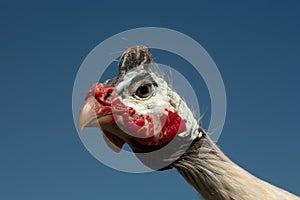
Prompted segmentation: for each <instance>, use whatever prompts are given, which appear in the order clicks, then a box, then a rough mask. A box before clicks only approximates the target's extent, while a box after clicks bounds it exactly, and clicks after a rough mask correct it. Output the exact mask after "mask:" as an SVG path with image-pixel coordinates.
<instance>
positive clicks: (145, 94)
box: [134, 84, 153, 99]
mask: <svg viewBox="0 0 300 200" xmlns="http://www.w3.org/2000/svg"><path fill="white" fill-rule="evenodd" d="M152 93H153V88H152V85H151V84H145V85H142V86H140V87H139V88H138V89H137V90H136V91H135V94H134V96H135V97H136V98H138V99H147V98H149V97H150V96H152Z"/></svg>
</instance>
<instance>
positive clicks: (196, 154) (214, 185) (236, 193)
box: [171, 129, 300, 200]
mask: <svg viewBox="0 0 300 200" xmlns="http://www.w3.org/2000/svg"><path fill="white" fill-rule="evenodd" d="M200 130H201V132H202V133H203V134H202V136H201V138H197V139H195V141H194V142H193V144H192V145H191V147H190V148H189V149H188V150H187V151H186V152H185V153H184V154H183V155H182V156H181V157H180V159H178V160H177V161H175V162H174V163H172V165H171V167H174V168H176V169H177V170H178V172H179V173H180V174H181V175H182V176H183V177H184V178H185V179H186V180H187V181H188V183H190V184H191V185H192V186H193V187H194V188H195V189H196V190H197V191H198V192H199V193H200V194H201V196H202V197H203V198H204V199H206V200H219V199H220V200H229V199H230V200H232V199H236V200H237V199H241V200H242V199H243V200H250V199H251V200H252V199H253V200H254V199H255V200H257V199H267V200H268V199H270V200H271V199H272V200H276V199H278V200H279V199H281V200H282V199H298V200H299V199H300V198H299V197H296V196H295V195H293V194H290V193H288V192H286V191H285V190H282V189H280V188H277V187H275V186H273V185H271V184H269V183H267V182H265V181H262V180H260V179H258V178H256V177H255V176H253V175H251V174H250V173H248V172H247V171H245V170H244V169H242V168H241V167H239V166H238V165H236V164H235V163H233V162H232V161H231V160H230V159H229V158H228V157H227V156H225V155H224V153H223V152H222V151H221V150H220V149H219V148H218V147H217V146H216V145H215V144H214V143H213V142H212V141H211V139H210V138H209V137H208V135H207V134H206V133H205V132H204V131H203V130H202V129H200Z"/></svg>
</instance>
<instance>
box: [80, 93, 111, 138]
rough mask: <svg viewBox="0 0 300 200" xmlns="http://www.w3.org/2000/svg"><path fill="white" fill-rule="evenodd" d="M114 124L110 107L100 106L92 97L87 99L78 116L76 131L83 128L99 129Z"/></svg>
mask: <svg viewBox="0 0 300 200" xmlns="http://www.w3.org/2000/svg"><path fill="white" fill-rule="evenodd" d="M112 122H114V119H113V116H112V113H111V106H107V105H102V104H100V103H99V102H98V101H97V99H96V98H95V97H93V96H90V97H88V98H87V99H86V100H85V102H84V104H83V106H82V107H81V110H80V112H79V116H78V131H79V132H81V131H82V130H83V129H84V128H85V127H99V128H100V127H101V126H103V125H107V124H110V123H112Z"/></svg>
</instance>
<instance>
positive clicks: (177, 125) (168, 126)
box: [112, 96, 186, 146]
mask: <svg viewBox="0 0 300 200" xmlns="http://www.w3.org/2000/svg"><path fill="white" fill-rule="evenodd" d="M165 111H166V113H164V114H162V113H158V114H157V115H159V122H155V121H154V120H153V119H152V117H151V116H150V115H141V114H138V113H136V111H135V109H134V108H132V107H127V106H126V105H124V104H123V103H122V101H121V100H120V98H119V97H118V96H116V97H114V98H113V100H112V112H113V114H114V116H115V117H122V119H123V123H124V124H125V127H126V129H127V130H128V132H129V134H130V135H132V136H134V137H135V139H136V141H138V142H139V143H141V144H144V145H150V146H153V145H160V144H164V143H166V142H168V141H170V140H172V139H173V138H174V137H175V136H176V134H177V133H181V132H183V131H185V129H186V126H185V123H184V121H183V120H182V119H181V117H180V116H179V115H178V114H177V113H176V112H172V111H170V110H168V109H165ZM153 115H156V113H153V114H152V116H153ZM154 123H160V124H161V127H162V129H161V130H160V132H159V133H155V130H154V126H155V124H154Z"/></svg>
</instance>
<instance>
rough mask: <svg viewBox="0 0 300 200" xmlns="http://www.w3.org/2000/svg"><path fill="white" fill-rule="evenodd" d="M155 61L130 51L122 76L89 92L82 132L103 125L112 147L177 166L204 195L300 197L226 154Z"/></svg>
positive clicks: (151, 162)
mask: <svg viewBox="0 0 300 200" xmlns="http://www.w3.org/2000/svg"><path fill="white" fill-rule="evenodd" d="M153 63H154V61H153V58H152V55H151V53H150V51H149V49H148V48H147V47H145V46H134V47H132V48H129V49H128V50H126V51H125V52H124V53H123V55H122V57H121V59H120V62H119V75H118V76H117V77H115V78H112V79H110V80H108V81H106V82H105V83H103V84H102V83H96V84H94V85H93V86H92V87H91V89H90V90H89V91H88V92H87V95H86V99H85V103H84V105H83V106H82V108H81V111H80V114H79V119H78V129H79V131H81V130H82V129H83V128H84V127H100V128H101V129H102V131H103V136H104V139H105V141H106V143H107V144H108V146H109V147H110V148H111V149H113V150H114V151H116V152H119V151H120V150H121V148H122V146H123V144H125V143H127V144H128V145H129V146H130V147H131V149H132V150H133V152H135V153H136V155H137V157H138V158H139V159H140V160H141V161H142V162H143V163H144V164H145V165H147V166H149V167H150V168H153V169H156V170H166V169H169V168H176V169H177V171H178V172H179V173H180V174H181V175H182V176H183V177H184V178H185V179H186V181H188V183H190V184H191V185H192V186H193V187H194V188H195V189H196V190H197V191H198V192H199V193H200V194H201V195H202V197H203V198H204V199H225V200H227V199H228V200H229V199H245V200H248V199H255V200H257V199H270V200H276V199H280V200H282V199H298V200H299V199H300V198H299V197H297V196H295V195H293V194H291V193H289V192H287V191H285V190H283V189H280V188H278V187H276V186H273V185H271V184H269V183H267V182H265V181H263V180H260V179H259V178H257V177H255V176H253V175H252V174H250V173H248V172H247V171H245V170H244V169H242V168H241V167H239V166H238V165H237V164H235V163H233V162H232V161H231V160H230V159H229V158H228V157H227V156H225V155H224V153H223V152H222V151H221V150H220V149H219V148H218V147H217V146H216V145H215V144H214V143H213V142H212V140H211V139H210V137H209V136H208V134H207V133H206V132H205V131H204V130H203V129H202V128H201V126H199V124H198V122H197V120H196V119H195V118H194V115H193V114H192V112H191V110H190V109H189V108H188V106H187V105H186V103H185V102H184V101H183V100H182V99H181V97H180V96H179V95H178V94H177V93H176V92H175V91H173V90H172V89H171V88H170V87H169V86H168V85H167V83H166V82H165V81H164V79H163V78H162V77H160V76H159V74H157V73H156V72H155V71H154V70H152V69H151V65H152V64H153ZM161 149H164V151H161ZM165 149H167V150H165ZM156 152H158V153H156ZM149 155H150V156H149Z"/></svg>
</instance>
